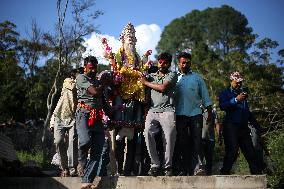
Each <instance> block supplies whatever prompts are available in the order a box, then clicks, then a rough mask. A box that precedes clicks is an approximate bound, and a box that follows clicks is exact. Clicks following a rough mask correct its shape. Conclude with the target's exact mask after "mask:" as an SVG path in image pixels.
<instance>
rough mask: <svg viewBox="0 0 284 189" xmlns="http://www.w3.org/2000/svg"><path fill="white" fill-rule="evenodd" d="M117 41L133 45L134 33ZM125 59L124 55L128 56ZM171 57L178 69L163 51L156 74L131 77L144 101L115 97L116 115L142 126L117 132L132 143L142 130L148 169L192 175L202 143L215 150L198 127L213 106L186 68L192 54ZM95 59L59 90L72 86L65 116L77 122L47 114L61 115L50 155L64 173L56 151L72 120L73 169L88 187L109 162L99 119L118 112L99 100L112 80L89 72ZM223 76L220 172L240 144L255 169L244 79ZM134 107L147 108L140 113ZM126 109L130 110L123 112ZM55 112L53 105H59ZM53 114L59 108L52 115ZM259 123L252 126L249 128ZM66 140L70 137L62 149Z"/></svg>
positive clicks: (211, 119) (119, 156) (65, 167)
mask: <svg viewBox="0 0 284 189" xmlns="http://www.w3.org/2000/svg"><path fill="white" fill-rule="evenodd" d="M126 37H127V36H126ZM130 38H131V37H130ZM124 41H128V42H129V43H130V44H132V45H133V43H135V40H133V38H132V40H129V39H128V40H126V39H124ZM134 45H135V44H134ZM122 52H124V51H122ZM121 57H123V56H121ZM125 57H126V58H127V57H128V56H125ZM135 57H136V54H135V55H134V60H131V61H133V64H135ZM112 59H115V57H112ZM177 59H178V69H179V70H178V73H177V72H174V71H171V70H170V66H171V63H172V55H171V54H169V53H167V52H163V53H161V54H159V56H158V69H157V71H156V72H154V73H151V74H148V75H147V76H145V74H141V76H140V77H139V78H138V79H137V82H140V83H142V84H143V86H144V87H145V89H146V91H149V93H148V94H149V97H148V98H147V97H146V99H148V100H146V102H145V103H144V104H143V106H141V102H137V100H131V99H121V100H120V101H121V105H122V107H123V108H122V109H119V111H120V113H121V112H122V114H124V115H123V116H122V117H123V118H122V119H124V120H125V121H133V120H134V121H140V122H144V131H142V132H141V130H140V135H139V131H138V132H136V131H135V129H134V130H133V129H132V130H128V131H127V132H126V131H125V132H124V133H126V134H125V135H124V136H126V137H127V138H128V141H131V140H134V138H135V135H136V134H137V136H138V135H139V136H140V137H141V133H143V136H142V138H140V139H142V140H143V142H145V144H146V148H147V152H148V153H147V154H148V155H149V157H150V163H149V164H150V169H149V171H148V174H149V175H152V176H158V175H165V176H172V175H180V176H185V175H189V176H190V175H194V171H195V168H196V165H197V163H198V161H199V159H200V155H201V153H200V151H201V148H202V146H203V148H205V147H208V146H209V145H211V146H212V145H213V148H214V136H213V137H212V136H211V138H210V137H209V143H207V142H208V140H207V142H206V143H204V140H202V138H203V139H204V138H206V137H202V135H203V136H204V135H206V134H204V131H202V129H203V130H204V127H203V125H204V124H203V120H205V122H206V125H209V128H207V130H210V129H211V130H212V127H214V117H215V116H214V115H213V113H212V112H214V111H212V101H211V99H210V97H209V93H208V90H207V87H206V84H205V82H204V79H203V78H202V77H201V76H200V75H199V74H197V73H195V72H193V71H192V70H191V55H190V54H189V53H187V52H181V53H180V54H179V55H178V56H177ZM114 61H115V60H114ZM131 61H130V59H129V60H128V62H127V64H130V63H131ZM97 64H98V61H97V59H96V58H95V57H93V56H89V57H86V58H85V59H84V73H83V74H79V75H78V76H77V77H76V80H75V79H74V78H73V80H72V82H71V83H72V86H73V87H69V88H66V87H64V85H63V91H62V96H63V93H64V90H65V88H66V90H68V92H70V91H71V92H70V95H71V94H72V95H74V91H76V94H75V95H76V102H74V100H73V104H72V102H70V103H69V107H68V108H67V109H69V110H70V111H67V113H68V112H69V114H70V113H71V114H72V112H73V113H74V112H75V114H76V115H75V117H76V119H65V118H67V117H68V116H67V114H66V111H55V112H54V117H55V118H53V119H61V120H57V123H60V124H55V125H54V130H55V131H56V130H58V131H59V132H55V133H57V134H54V136H55V139H56V138H57V139H56V140H55V141H56V142H55V143H56V146H57V152H58V153H59V154H60V156H61V166H62V169H63V175H65V174H68V163H67V161H68V158H67V155H66V154H65V155H63V154H64V153H66V147H65V146H64V145H62V143H63V140H64V136H65V131H66V130H68V131H69V132H70V127H67V129H65V128H66V127H64V125H65V126H66V125H67V126H68V125H72V126H73V127H74V128H75V131H74V132H73V131H72V132H73V133H76V134H77V135H78V141H79V145H78V152H79V154H78V161H79V166H78V167H79V169H78V172H79V173H80V172H81V173H82V183H83V185H82V188H90V187H91V186H92V182H93V180H94V178H95V176H106V175H107V164H108V163H109V162H110V159H109V154H110V150H111V148H110V144H109V142H108V139H109V135H108V133H107V131H106V130H105V128H104V125H103V117H104V116H105V114H108V116H109V118H110V119H115V117H116V115H117V112H118V111H117V109H115V110H110V111H109V110H106V104H107V103H108V102H109V99H106V98H105V97H104V90H105V88H107V87H109V86H111V85H112V84H111V82H112V80H111V79H109V77H101V78H100V79H98V78H97V77H96V72H97ZM122 64H123V62H122ZM230 79H231V86H230V87H229V88H228V89H226V90H224V91H223V92H222V93H221V95H220V98H219V100H220V101H219V103H220V108H221V110H224V111H225V112H226V116H225V119H224V123H223V133H224V141H225V157H224V164H223V168H222V169H221V174H230V170H231V168H232V165H233V163H234V161H235V160H236V158H237V153H238V149H239V147H240V148H241V150H242V152H243V154H244V156H245V158H246V159H247V161H248V163H249V166H250V170H251V173H253V174H260V173H261V162H259V161H257V160H258V158H257V157H256V155H255V153H254V149H253V145H252V142H251V138H250V135H249V133H250V131H249V128H248V126H247V125H248V121H250V123H257V122H256V120H255V119H254V118H253V116H252V114H251V112H250V111H249V108H248V104H247V94H246V93H244V91H242V81H243V77H242V76H241V75H240V73H239V72H234V73H232V75H231V77H230ZM64 83H65V82H64ZM116 92H117V91H116ZM62 96H61V97H62ZM115 103H117V102H114V101H113V102H112V104H113V105H114V104H115ZM63 104H64V103H63ZM137 104H138V105H137ZM74 105H75V106H76V107H74ZM72 106H73V107H72ZM137 107H138V108H137ZM141 107H143V109H146V110H147V111H143V110H141ZM61 108H62V107H61ZM127 108H128V109H129V111H127ZM57 109H60V107H58V108H57ZM57 109H56V110H57ZM75 109H76V110H75ZM57 112H64V113H62V115H61V114H60V115H59V113H57ZM127 112H128V114H127ZM144 112H146V113H145V121H144V119H143V113H144ZM129 113H131V115H132V116H131V118H129V116H128V115H129ZM63 114H64V115H63ZM65 114H66V115H65ZM203 114H206V119H204V116H203ZM73 116H74V114H73ZM127 116H128V117H127ZM62 120H64V121H62ZM258 126H259V125H257V124H256V127H258ZM213 129H214V128H213ZM129 131H130V132H129ZM220 132H221V131H220ZM129 133H130V134H129ZM211 133H212V132H211ZM213 133H214V130H213ZM76 134H72V133H71V134H70V133H69V136H70V135H71V136H72V137H73V139H74V138H76V137H74V136H76ZM117 134H118V135H117V136H118V137H117V141H116V142H118V143H119V141H121V136H120V134H121V133H120V134H119V133H117ZM158 134H160V135H159V136H160V137H161V138H160V141H159V142H158V143H159V144H160V145H161V144H162V148H161V149H159V148H158V146H159V144H158V143H157V135H158ZM58 135H59V136H58ZM122 135H123V134H122ZM72 137H71V138H72ZM59 139H60V140H59ZM136 139H137V138H136ZM210 141H211V143H210ZM76 142H77V141H76V140H74V141H73V142H72V144H76ZM113 142H114V141H113ZM123 142H124V141H123ZM140 142H141V140H140ZM212 142H213V144H212ZM202 143H203V145H202ZM70 144H71V142H70V140H69V146H70ZM135 145H136V144H133V143H131V145H130V146H127V153H128V154H127V155H126V161H128V160H127V157H129V158H130V159H132V160H130V164H133V158H135V154H133V153H135V152H134V151H135V150H133V149H135V148H134V147H133V146H135ZM118 148H119V147H118ZM123 148H124V146H123ZM123 148H122V150H121V152H119V153H117V154H116V158H117V161H118V162H117V164H118V167H119V169H122V168H120V167H122V164H123V163H121V161H123V160H124V159H125V158H124V149H123ZM211 149H212V148H211ZM161 151H162V152H161ZM71 152H72V150H70V151H69V150H68V153H71ZM88 154H89V155H88ZM210 154H211V155H210ZM205 155H209V158H207V159H208V162H207V164H208V166H207V167H206V174H207V175H210V174H212V150H211V151H210V150H209V151H208V153H206V154H205ZM122 156H123V157H122ZM146 156H147V155H146ZM161 156H162V158H161ZM74 157H76V155H75V156H73V160H74ZM210 158H211V160H210ZM118 159H121V160H118ZM69 161H70V160H69ZM210 162H211V164H210ZM127 163H129V162H125V165H124V167H127V166H126V164H127ZM71 166H73V167H75V166H76V161H73V163H71ZM69 167H70V166H69ZM174 168H175V169H174ZM127 171H128V172H127ZM131 171H132V170H131V166H130V168H129V167H128V169H127V170H125V173H127V174H125V175H131Z"/></svg>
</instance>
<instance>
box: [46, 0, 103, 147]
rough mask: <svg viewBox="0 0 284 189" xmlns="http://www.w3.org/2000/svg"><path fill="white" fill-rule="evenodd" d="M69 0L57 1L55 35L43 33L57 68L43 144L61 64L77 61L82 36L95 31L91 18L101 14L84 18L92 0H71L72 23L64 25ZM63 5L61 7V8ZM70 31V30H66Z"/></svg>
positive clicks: (98, 12) (49, 98)
mask: <svg viewBox="0 0 284 189" xmlns="http://www.w3.org/2000/svg"><path fill="white" fill-rule="evenodd" d="M68 3H69V0H66V1H65V4H64V5H62V0H58V1H57V14H58V23H57V30H58V33H57V34H58V35H55V36H57V37H53V36H52V35H50V34H45V39H46V41H47V42H48V43H49V44H50V45H53V49H54V55H55V56H54V57H53V59H57V60H58V64H57V66H58V68H57V72H56V75H55V79H54V82H53V84H52V87H51V90H50V92H49V94H48V97H47V116H46V119H45V122H44V132H43V135H42V142H43V145H44V143H45V139H46V131H47V128H48V125H49V121H50V117H51V115H52V110H53V109H54V106H55V97H56V95H57V92H58V90H59V89H58V86H59V81H60V79H61V77H62V73H61V72H62V66H67V65H70V64H71V63H74V62H75V61H76V62H75V63H77V64H78V60H80V59H81V53H82V51H83V50H82V49H83V46H82V41H83V37H84V36H86V35H88V34H90V33H91V32H94V31H96V28H95V27H94V26H93V20H94V19H96V18H98V16H100V15H101V14H102V12H101V11H98V10H97V11H94V12H92V13H91V14H89V17H88V18H90V19H84V17H83V15H86V14H87V13H88V12H89V11H90V8H91V7H92V6H94V3H95V1H94V0H81V1H76V0H72V16H73V20H72V24H71V25H70V26H66V27H65V17H66V11H67V7H68ZM62 7H63V9H62ZM66 31H70V32H66Z"/></svg>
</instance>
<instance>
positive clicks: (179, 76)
mask: <svg viewBox="0 0 284 189" xmlns="http://www.w3.org/2000/svg"><path fill="white" fill-rule="evenodd" d="M177 74H178V81H179V80H180V79H181V78H182V77H183V76H185V75H189V74H192V71H191V70H189V71H188V72H187V73H181V72H180V71H179V72H178V73H177Z"/></svg>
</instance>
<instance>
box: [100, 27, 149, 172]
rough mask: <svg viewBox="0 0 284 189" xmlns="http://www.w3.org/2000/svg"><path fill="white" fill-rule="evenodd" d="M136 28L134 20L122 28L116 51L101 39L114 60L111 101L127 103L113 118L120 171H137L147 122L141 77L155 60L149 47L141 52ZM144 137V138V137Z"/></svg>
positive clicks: (123, 104) (112, 64)
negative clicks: (139, 140) (118, 46)
mask: <svg viewBox="0 0 284 189" xmlns="http://www.w3.org/2000/svg"><path fill="white" fill-rule="evenodd" d="M135 32H136V31H135V28H134V26H133V25H132V24H131V23H128V24H127V25H126V26H125V27H124V28H123V31H122V33H121V35H120V41H121V44H122V45H121V48H120V49H119V50H118V52H117V53H113V52H112V48H111V47H109V45H108V43H107V40H106V39H105V38H103V39H102V44H103V47H104V50H105V57H106V58H108V59H109V61H110V64H111V68H112V75H113V84H114V88H115V89H114V90H115V93H116V95H115V97H114V100H113V104H112V105H113V106H121V105H122V106H123V107H124V109H123V110H122V111H121V110H118V111H117V112H115V113H114V121H113V122H112V123H114V124H116V125H115V128H116V131H115V135H116V149H115V156H116V159H117V164H118V173H119V174H123V175H131V174H132V175H133V174H137V173H133V170H134V168H133V166H134V158H135V153H136V149H135V148H136V143H137V141H138V137H143V135H142V132H143V130H142V129H141V126H143V125H144V119H143V116H144V102H145V87H144V85H143V84H142V83H140V81H139V80H138V79H139V78H140V77H141V75H142V74H145V73H146V72H147V70H148V69H149V67H150V66H151V63H152V62H151V61H150V60H149V59H148V57H149V55H150V54H151V53H152V51H151V50H148V51H147V52H146V53H145V54H144V55H143V56H142V57H141V58H140V56H139V55H138V53H137V50H136V42H137V39H136V37H135ZM138 127H140V128H138ZM125 138H127V144H126V145H127V153H126V159H125V163H123V161H124V147H125ZM142 140H143V141H144V139H142ZM123 165H124V167H123Z"/></svg>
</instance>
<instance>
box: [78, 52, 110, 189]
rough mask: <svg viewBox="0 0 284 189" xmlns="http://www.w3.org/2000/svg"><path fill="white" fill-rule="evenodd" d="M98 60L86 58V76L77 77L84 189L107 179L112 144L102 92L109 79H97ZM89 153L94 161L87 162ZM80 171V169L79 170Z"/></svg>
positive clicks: (79, 136) (80, 155) (80, 150)
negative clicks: (104, 119) (107, 137)
mask: <svg viewBox="0 0 284 189" xmlns="http://www.w3.org/2000/svg"><path fill="white" fill-rule="evenodd" d="M97 64H98V61H97V59H96V58H95V57H93V56H89V57H86V58H85V59H84V74H80V75H78V76H77V77H76V89H77V99H78V106H77V110H76V128H77V133H78V138H79V165H80V169H82V168H83V169H84V171H83V175H82V183H83V184H82V188H88V187H91V186H92V183H93V181H94V178H95V176H97V175H98V176H106V174H107V170H106V166H107V163H108V158H109V157H108V146H107V145H108V144H107V143H106V142H105V133H104V127H103V124H102V117H103V107H102V89H103V87H104V86H105V84H106V82H107V81H106V80H103V79H101V80H100V81H98V80H97V79H96V73H97ZM88 151H90V159H89V161H88V162H87V156H88ZM78 171H79V172H80V170H78Z"/></svg>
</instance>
